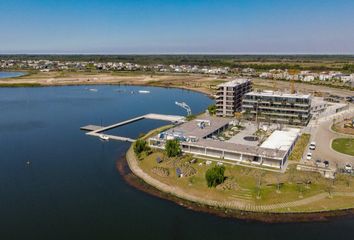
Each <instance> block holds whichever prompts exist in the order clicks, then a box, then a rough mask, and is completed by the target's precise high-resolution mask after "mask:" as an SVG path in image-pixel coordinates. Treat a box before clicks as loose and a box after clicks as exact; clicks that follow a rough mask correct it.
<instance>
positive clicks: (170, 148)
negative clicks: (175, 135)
mask: <svg viewBox="0 0 354 240" xmlns="http://www.w3.org/2000/svg"><path fill="white" fill-rule="evenodd" d="M165 150H166V154H167V156H168V157H177V156H178V155H180V154H181V148H180V146H179V142H178V140H176V139H174V140H167V141H166V145H165Z"/></svg>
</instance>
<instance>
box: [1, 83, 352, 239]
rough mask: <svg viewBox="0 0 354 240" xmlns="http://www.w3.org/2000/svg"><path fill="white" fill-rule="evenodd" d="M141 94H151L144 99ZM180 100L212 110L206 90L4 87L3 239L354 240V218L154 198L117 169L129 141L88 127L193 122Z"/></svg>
mask: <svg viewBox="0 0 354 240" xmlns="http://www.w3.org/2000/svg"><path fill="white" fill-rule="evenodd" d="M90 88H95V89H97V91H90V90H89V89H90ZM140 89H142V90H149V91H150V92H151V93H150V94H137V93H136V92H137V91H138V90H140ZM132 91H133V92H134V93H131V92H132ZM175 101H185V102H186V103H188V104H189V105H190V106H191V108H192V111H193V112H194V113H198V112H201V111H203V110H204V109H205V108H206V107H207V106H208V105H209V104H211V103H212V100H210V99H209V98H208V97H206V96H205V95H202V94H200V93H195V92H191V91H187V90H179V89H166V88H154V87H133V86H95V87H91V86H90V87H87V86H75V87H42V88H0V111H1V114H0V150H1V155H0V238H1V239H4V240H6V239H36V240H38V239H86V240H89V239H105V240H106V239H155V240H157V239H257V240H259V239H287V240H288V239H296V240H298V239H311V240H313V239H321V240H324V239H337V240H338V239H354V231H353V230H352V228H353V224H354V218H343V219H338V220H333V221H330V222H322V223H294V224H264V223H258V222H246V221H239V220H236V219H225V218H220V217H217V216H213V215H209V214H206V213H198V212H194V211H192V210H188V209H185V208H183V207H181V206H179V205H177V204H175V203H173V202H169V201H166V200H163V199H159V198H156V197H153V196H150V195H149V194H146V193H144V192H141V191H139V190H136V189H134V188H132V187H130V186H129V185H127V184H126V182H125V181H124V180H123V179H122V177H121V176H120V174H119V173H118V172H117V170H116V162H117V161H120V160H121V157H122V156H124V154H125V152H126V150H127V149H128V147H129V143H125V142H116V141H110V142H102V141H100V140H99V139H97V138H95V137H90V136H87V135H85V133H84V132H82V131H80V130H79V128H80V127H81V126H83V125H87V124H97V125H99V124H101V123H102V124H104V125H107V124H111V123H115V122H118V121H121V120H125V119H128V118H131V117H134V116H138V115H142V114H146V113H150V112H153V113H162V114H178V115H185V110H184V109H182V108H180V107H178V106H176V105H175ZM163 124H165V123H164V122H161V121H141V122H137V123H135V124H132V125H128V126H125V127H124V128H121V129H116V130H114V131H115V132H116V133H119V134H121V135H123V136H127V137H137V136H138V135H139V134H141V133H143V132H147V131H149V130H151V129H153V128H156V127H158V126H161V125H163ZM112 131H113V130H112ZM27 161H30V162H31V164H30V165H27V164H26V162H27Z"/></svg>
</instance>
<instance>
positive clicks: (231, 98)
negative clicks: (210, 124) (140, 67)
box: [216, 79, 252, 117]
mask: <svg viewBox="0 0 354 240" xmlns="http://www.w3.org/2000/svg"><path fill="white" fill-rule="evenodd" d="M250 91H252V82H251V81H250V80H249V79H235V80H233V81H230V82H226V83H223V84H220V85H218V90H217V93H216V95H217V96H216V116H218V117H233V116H234V114H235V112H237V111H241V110H242V98H243V96H244V95H245V94H246V93H248V92H250Z"/></svg>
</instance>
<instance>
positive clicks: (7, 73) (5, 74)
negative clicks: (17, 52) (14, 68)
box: [0, 71, 26, 78]
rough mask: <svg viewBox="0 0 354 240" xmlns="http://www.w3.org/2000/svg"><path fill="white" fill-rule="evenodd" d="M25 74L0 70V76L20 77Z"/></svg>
mask: <svg viewBox="0 0 354 240" xmlns="http://www.w3.org/2000/svg"><path fill="white" fill-rule="evenodd" d="M23 75H26V73H24V72H1V71H0V78H13V77H20V76H23Z"/></svg>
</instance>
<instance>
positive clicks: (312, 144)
mask: <svg viewBox="0 0 354 240" xmlns="http://www.w3.org/2000/svg"><path fill="white" fill-rule="evenodd" d="M309 149H310V150H315V149H316V143H315V142H311V143H310V146H309Z"/></svg>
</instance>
